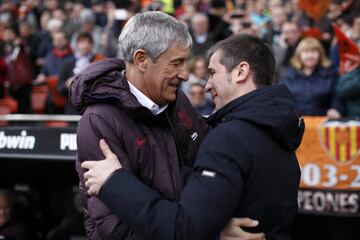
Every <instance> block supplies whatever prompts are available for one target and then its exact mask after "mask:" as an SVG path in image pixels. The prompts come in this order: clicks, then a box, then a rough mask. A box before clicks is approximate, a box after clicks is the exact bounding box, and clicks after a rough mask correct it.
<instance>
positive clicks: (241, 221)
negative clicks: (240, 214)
mask: <svg viewBox="0 0 360 240" xmlns="http://www.w3.org/2000/svg"><path fill="white" fill-rule="evenodd" d="M231 224H232V225H236V226H239V227H256V226H257V225H258V224H259V221H257V220H252V219H250V218H234V219H232V222H231Z"/></svg>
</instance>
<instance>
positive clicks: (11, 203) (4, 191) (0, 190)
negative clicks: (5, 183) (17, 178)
mask: <svg viewBox="0 0 360 240" xmlns="http://www.w3.org/2000/svg"><path fill="white" fill-rule="evenodd" d="M0 196H3V197H5V198H6V199H7V201H8V204H9V207H10V208H13V207H14V204H15V197H14V194H13V193H12V192H11V191H9V190H7V189H3V188H0Z"/></svg>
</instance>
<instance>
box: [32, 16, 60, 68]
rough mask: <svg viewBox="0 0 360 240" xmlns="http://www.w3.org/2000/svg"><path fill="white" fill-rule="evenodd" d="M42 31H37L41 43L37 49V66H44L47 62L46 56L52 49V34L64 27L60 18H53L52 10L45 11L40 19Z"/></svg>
mask: <svg viewBox="0 0 360 240" xmlns="http://www.w3.org/2000/svg"><path fill="white" fill-rule="evenodd" d="M40 24H41V29H42V30H41V31H39V32H38V33H37V39H39V43H38V44H39V45H38V48H37V51H36V62H35V64H36V66H37V67H38V68H40V69H41V68H42V67H43V65H44V62H45V57H46V56H47V55H48V54H49V53H50V52H51V51H52V49H53V44H52V41H53V40H52V35H53V34H54V33H55V32H57V31H59V30H60V29H61V27H62V24H63V23H62V21H61V20H59V19H55V18H53V19H51V14H50V12H43V14H42V15H41V19H40Z"/></svg>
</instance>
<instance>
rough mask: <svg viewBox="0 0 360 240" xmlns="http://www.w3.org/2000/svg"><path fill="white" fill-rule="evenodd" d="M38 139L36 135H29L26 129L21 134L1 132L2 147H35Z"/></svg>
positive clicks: (0, 141) (0, 142)
mask: <svg viewBox="0 0 360 240" xmlns="http://www.w3.org/2000/svg"><path fill="white" fill-rule="evenodd" d="M35 142H36V139H35V137H34V136H27V132H26V131H25V130H23V131H21V133H20V136H19V135H8V136H6V135H5V133H4V131H1V132H0V149H34V146H35Z"/></svg>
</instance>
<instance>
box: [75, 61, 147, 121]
mask: <svg viewBox="0 0 360 240" xmlns="http://www.w3.org/2000/svg"><path fill="white" fill-rule="evenodd" d="M123 70H125V62H124V61H122V60H120V59H116V58H108V59H105V60H103V61H99V62H95V63H93V64H90V65H89V66H88V67H87V68H85V69H84V70H83V71H82V72H81V73H80V74H78V75H76V77H75V79H74V81H73V83H72V84H71V88H70V93H69V98H70V101H71V104H72V105H73V106H74V107H75V108H76V110H77V111H78V112H79V113H80V114H81V113H83V112H84V111H85V109H86V107H87V106H89V105H92V104H94V103H97V102H105V101H115V102H117V103H119V104H120V105H122V107H125V108H140V107H141V106H140V104H139V103H138V101H137V100H136V98H135V97H134V96H133V95H132V94H130V92H129V85H128V83H127V81H126V79H125V77H124V75H123V73H122V71H123Z"/></svg>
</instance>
